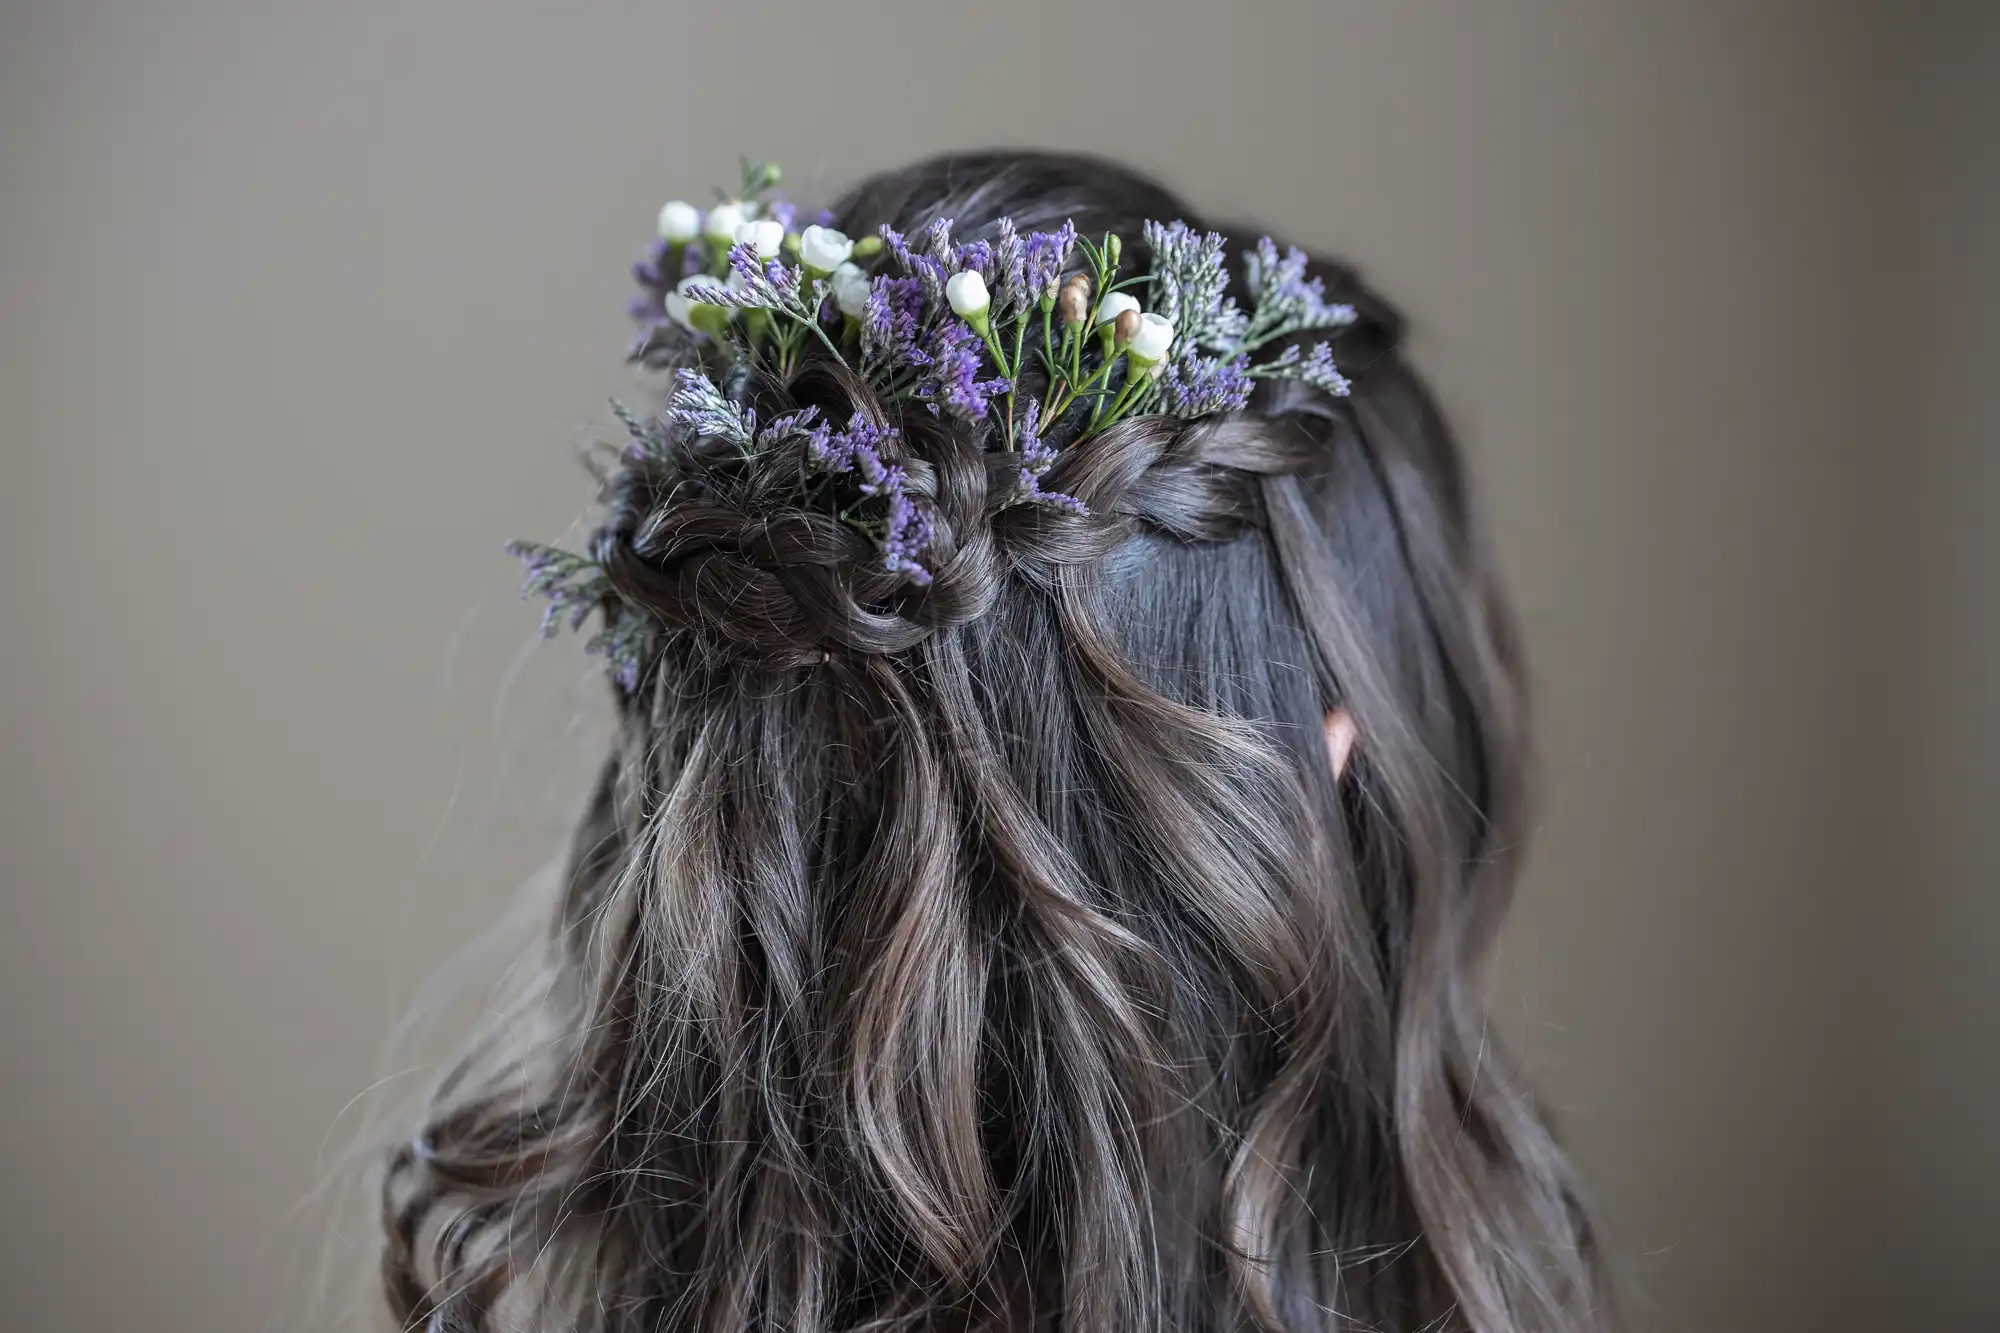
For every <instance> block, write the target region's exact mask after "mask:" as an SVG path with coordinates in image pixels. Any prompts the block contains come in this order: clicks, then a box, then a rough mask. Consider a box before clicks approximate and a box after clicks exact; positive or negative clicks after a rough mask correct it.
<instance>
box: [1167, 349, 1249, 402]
mask: <svg viewBox="0 0 2000 1333" xmlns="http://www.w3.org/2000/svg"><path fill="white" fill-rule="evenodd" d="M1250 389H1251V383H1250V376H1249V375H1248V374H1246V373H1245V372H1244V370H1243V367H1242V365H1241V364H1240V362H1238V361H1237V360H1236V359H1234V358H1220V357H1216V358H1211V357H1201V356H1189V357H1183V358H1182V359H1180V360H1178V361H1176V362H1174V363H1173V364H1172V365H1170V366H1168V367H1167V369H1166V372H1165V373H1164V374H1162V375H1161V376H1160V405H1161V406H1162V407H1163V408H1164V409H1165V410H1166V411H1167V412H1168V413H1169V414H1170V415H1172V416H1177V417H1201V416H1207V415H1208V414H1209V413H1211V412H1233V411H1236V410H1237V409H1239V408H1241V407H1243V406H1244V405H1245V404H1247V403H1248V402H1249V401H1250Z"/></svg>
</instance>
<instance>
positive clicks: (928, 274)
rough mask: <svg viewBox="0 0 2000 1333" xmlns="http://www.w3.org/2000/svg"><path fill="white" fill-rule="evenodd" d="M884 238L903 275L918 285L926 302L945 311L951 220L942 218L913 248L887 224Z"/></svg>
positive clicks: (884, 226)
mask: <svg viewBox="0 0 2000 1333" xmlns="http://www.w3.org/2000/svg"><path fill="white" fill-rule="evenodd" d="M881 236H882V244H883V245H884V246H885V247H887V249H888V251H889V253H890V254H891V255H893V256H895V259H896V262H897V263H898V264H899V265H901V266H902V269H903V272H905V273H907V274H909V276H910V277H911V278H913V279H915V280H916V281H917V283H918V289H919V290H920V291H922V292H923V294H924V300H925V301H927V302H928V303H929V304H930V305H931V306H932V307H934V308H937V309H942V308H943V307H944V304H945V299H944V280H945V279H946V278H948V277H950V276H951V273H952V270H951V264H950V260H951V258H952V250H951V219H950V218H939V219H938V220H937V221H936V222H933V223H932V224H931V225H930V226H929V227H927V228H925V229H924V232H923V234H922V235H921V236H919V237H918V238H917V243H916V245H914V246H912V245H910V244H908V243H907V242H906V241H905V240H904V239H903V236H902V234H901V233H900V232H898V231H896V229H895V228H893V227H891V226H889V225H888V224H887V223H884V224H883V226H882V230H881Z"/></svg>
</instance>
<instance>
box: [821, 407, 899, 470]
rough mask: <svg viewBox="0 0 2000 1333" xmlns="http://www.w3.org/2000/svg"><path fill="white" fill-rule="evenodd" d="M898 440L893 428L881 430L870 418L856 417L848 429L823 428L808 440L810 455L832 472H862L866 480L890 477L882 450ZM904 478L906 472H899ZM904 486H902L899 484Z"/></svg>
mask: <svg viewBox="0 0 2000 1333" xmlns="http://www.w3.org/2000/svg"><path fill="white" fill-rule="evenodd" d="M895 438H896V428H895V427H893V426H877V425H876V424H875V423H873V422H872V421H869V420H868V419H867V418H866V417H863V416H855V417H853V418H852V419H850V420H849V421H848V423H847V429H846V430H841V431H836V430H833V429H831V428H829V427H827V426H820V427H819V428H818V429H816V430H814V431H813V432H812V434H811V435H810V436H809V437H808V438H807V442H806V452H807V454H808V455H810V457H811V458H812V460H813V461H814V462H815V463H817V464H819V465H820V466H821V467H823V468H825V469H826V470H827V471H829V472H835V473H839V472H859V473H861V474H862V477H863V478H864V480H866V479H871V478H872V479H881V478H884V477H886V475H887V474H888V472H889V469H888V468H887V467H885V466H884V465H883V463H882V454H881V448H882V446H883V445H885V444H887V443H888V442H889V441H891V440H893V439H895ZM895 471H896V474H897V475H898V476H899V477H900V476H901V474H902V469H900V468H897V469H895ZM899 484H900V483H899Z"/></svg>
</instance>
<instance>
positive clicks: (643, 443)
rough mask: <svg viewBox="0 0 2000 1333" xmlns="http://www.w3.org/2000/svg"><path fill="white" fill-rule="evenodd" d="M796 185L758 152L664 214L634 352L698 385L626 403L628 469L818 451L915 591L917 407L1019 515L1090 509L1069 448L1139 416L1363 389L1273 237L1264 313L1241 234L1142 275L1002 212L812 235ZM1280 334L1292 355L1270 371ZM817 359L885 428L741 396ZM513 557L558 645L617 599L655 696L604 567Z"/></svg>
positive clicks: (922, 566) (1184, 241)
mask: <svg viewBox="0 0 2000 1333" xmlns="http://www.w3.org/2000/svg"><path fill="white" fill-rule="evenodd" d="M779 180H780V172H779V169H778V167H777V166H776V165H775V164H771V163H762V162H753V161H749V160H747V159H746V160H745V161H744V162H743V179H742V184H741V188H740V189H739V190H738V191H737V192H736V193H735V194H734V195H733V196H731V195H725V194H722V192H718V195H719V196H720V198H719V200H718V202H717V203H716V204H715V205H714V206H713V207H711V208H709V209H708V210H707V212H706V213H704V212H702V211H701V210H700V209H697V208H696V207H695V206H694V205H692V204H690V203H686V202H684V201H681V200H674V201H671V202H669V203H667V204H666V205H665V206H663V207H662V208H661V209H660V213H659V227H658V231H659V238H658V240H657V241H656V242H655V244H654V245H653V247H652V249H651V251H650V252H649V253H648V255H647V257H646V258H645V259H644V260H643V261H641V262H640V263H639V264H638V265H637V266H636V268H635V270H634V273H635V276H636V277H637V279H638V282H639V286H640V289H641V291H640V294H639V295H638V296H636V297H635V298H634V299H633V301H632V305H631V312H632V315H633V317H634V318H635V319H637V320H638V321H639V323H640V324H641V326H642V332H641V334H640V337H639V339H638V341H637V342H635V343H634V344H633V347H632V349H631V353H630V359H632V360H634V361H636V362H639V363H640V364H642V365H645V366H647V367H649V368H654V369H671V370H673V371H674V379H675V383H674V388H673V391H672V393H671V395H670V397H669V398H668V400H667V403H666V406H665V408H664V410H663V411H662V412H661V413H660V414H659V415H658V416H657V417H654V418H651V419H645V418H641V417H639V416H637V415H635V414H633V413H631V412H629V411H627V410H626V409H624V408H623V407H621V406H619V405H618V404H615V403H614V404H613V408H614V410H615V411H616V412H617V414H618V415H619V417H620V419H621V420H622V421H623V422H624V424H625V426H626V429H627V430H628V432H629V433H630V434H631V436H632V439H633V444H632V447H631V449H630V450H628V458H632V459H634V460H637V461H645V460H652V461H655V462H666V461H668V460H670V459H671V458H672V456H673V451H674V449H675V448H676V447H677V446H679V445H684V444H685V443H687V442H688V441H692V440H702V439H706V440H716V441H720V442H722V443H723V444H725V445H727V446H731V447H733V448H734V449H735V450H736V451H738V453H740V455H741V456H742V457H743V458H744V459H746V460H750V459H753V458H754V457H755V456H757V455H759V454H762V453H765V452H767V451H772V450H778V449H784V448H794V449H797V448H803V450H804V451H805V457H806V459H807V460H808V461H809V464H810V468H809V470H810V471H811V473H812V474H813V475H814V476H815V477H816V478H817V479H818V481H819V483H820V487H819V489H820V490H821V491H822V492H823V495H822V498H823V500H824V502H825V503H826V504H827V505H828V506H829V507H830V512H834V513H837V514H838V515H839V517H840V519H841V521H842V522H844V523H846V524H848V525H849V526H850V527H853V528H854V529H856V530H857V531H859V532H861V533H863V534H865V535H866V536H867V537H868V538H870V539H871V540H872V541H873V543H874V545H875V548H876V550H877V551H878V552H879V556H880V560H881V566H882V568H883V569H884V570H886V571H888V572H890V573H893V574H897V575H899V576H900V577H901V578H902V579H903V580H905V581H906V582H907V583H908V584H909V585H914V586H919V587H921V586H923V585H927V584H929V582H930V581H931V575H932V568H931V566H930V565H929V564H928V563H927V557H928V556H929V555H930V553H931V552H930V547H931V542H932V537H933V530H932V523H931V518H930V515H929V512H928V510H927V509H926V507H925V505H924V503H923V501H922V500H921V499H920V498H918V497H917V496H916V495H915V494H913V492H912V489H911V487H910V485H909V480H910V479H909V476H908V473H907V472H906V470H905V469H904V468H903V467H902V466H900V465H899V464H897V463H895V462H891V461H889V459H891V458H894V457H897V456H899V453H898V451H897V450H896V449H895V448H894V447H893V446H894V445H895V444H896V443H897V442H898V437H899V429H898V424H897V422H898V420H899V414H900V413H902V412H907V411H913V410H921V411H924V412H927V413H929V414H930V415H932V416H936V417H940V418H945V419H948V420H950V421H952V422H954V423H957V424H958V426H959V427H960V428H962V429H969V430H971V431H973V432H975V433H976V436H977V438H978V439H979V440H980V442H981V443H982V444H983V446H984V447H985V448H986V449H987V450H989V451H995V452H999V453H1002V454H1005V455H1011V460H1010V461H1011V463H1012V470H1013V477H1014V480H1013V486H1012V490H1011V493H1008V494H1005V495H1004V496H1002V497H1000V500H999V503H1000V504H1001V505H1002V506H1003V507H1005V506H1011V505H1025V504H1039V505H1052V506H1056V507H1059V508H1063V509H1067V510H1071V511H1073V512H1077V513H1082V512H1085V508H1084V506H1083V504H1082V503H1081V502H1080V501H1078V500H1077V499H1075V498H1074V497H1071V496H1068V495H1064V494H1062V493H1060V492H1058V491H1053V490H1049V489H1047V488H1045V487H1044V486H1043V485H1042V479H1043V477H1044V476H1045V475H1046V474H1047V472H1048V470H1049V469H1050V467H1051V466H1053V465H1054V463H1055V462H1056V460H1057V458H1058V457H1059V456H1060V454H1061V451H1062V450H1064V449H1067V448H1070V447H1073V446H1074V445H1075V444H1077V443H1078V442H1079V441H1081V440H1083V439H1085V438H1087V437H1089V436H1091V435H1094V434H1096V433H1098V432H1101V431H1104V430H1106V429H1108V428H1110V427H1111V426H1114V425H1116V424H1117V423H1119V422H1120V421H1124V420H1126V419H1128V418H1131V417H1135V416H1140V415H1147V414H1161V415H1167V416H1173V417H1180V418H1184V419H1193V418H1197V417H1204V416H1209V415H1212V414H1215V413H1220V412H1229V411H1233V410H1236V409H1240V408H1242V407H1244V406H1246V405H1247V404H1248V402H1249V400H1250V395H1251V392H1252V390H1253V388H1254V387H1255V385H1256V383H1257V381H1259V380H1264V379H1290V380H1297V381H1301V382H1303V383H1306V384H1310V385H1313V386H1315V387H1317V388H1320V389H1322V390H1324V391H1326V392H1328V393H1332V394H1336V395H1344V394H1346V393H1347V392H1348V382H1347V380H1346V378H1345V377H1344V376H1343V375H1342V374H1341V373H1340V371H1339V369H1338V368H1337V367H1336V366H1335V365H1334V360H1333V350H1332V347H1331V345H1330V344H1328V343H1326V342H1319V343H1316V344H1314V345H1313V346H1312V347H1311V348H1310V349H1306V348H1302V346H1301V345H1300V343H1299V342H1298V341H1297V338H1298V335H1300V334H1302V333H1309V332H1311V331H1314V330H1338V329H1341V328H1344V327H1345V326H1347V325H1348V324H1351V323H1353V321H1354V318H1355V311H1354V307H1352V306H1351V305H1344V304H1334V303H1329V302H1328V301H1327V299H1326V295H1325V290H1324V287H1323V286H1322V284H1321V281H1320V280H1319V279H1318V278H1313V277H1308V276H1307V273H1306V265H1307V260H1306V255H1305V253H1304V252H1303V251H1301V250H1299V249H1296V248H1289V249H1287V250H1285V251H1284V252H1282V253H1281V252H1280V251H1279V248H1278V246H1277V244H1276V243H1275V242H1274V241H1272V239H1271V238H1270V237H1268V236H1266V237H1264V238H1262V239H1261V240H1259V241H1258V242H1257V244H1256V246H1255V247H1254V248H1253V249H1251V250H1249V251H1247V252H1246V253H1245V254H1244V256H1243V265H1244V275H1243V276H1244V284H1243V290H1244V292H1245V294H1246V296H1247V298H1248V308H1247V309H1245V308H1242V307H1239V306H1238V305H1237V303H1236V302H1235V300H1234V299H1233V298H1231V297H1230V296H1229V295H1228V287H1229V274H1228V269H1227V264H1226V260H1225V255H1224V238H1223V237H1222V236H1221V235H1219V234H1217V233H1215V232H1206V233H1204V232H1198V231H1196V230H1195V229H1193V228H1191V227H1190V226H1188V224H1187V223H1185V222H1180V221H1174V222H1147V223H1146V224H1145V226H1144V229H1143V240H1144V243H1145V246H1146V249H1147V250H1148V251H1149V252H1150V256H1151V260H1150V266H1149V268H1148V270H1147V271H1146V272H1143V273H1138V274H1133V275H1129V276H1124V277H1121V276H1120V262H1121V260H1122V259H1123V257H1124V253H1125V246H1124V242H1123V240H1122V238H1120V237H1119V236H1118V235H1116V234H1113V233H1107V234H1105V235H1104V236H1102V237H1096V238H1093V237H1087V236H1080V235H1078V234H1077V231H1076V228H1075V227H1074V225H1072V224H1070V223H1065V224H1064V225H1063V226H1062V227H1061V228H1060V229H1058V230H1056V231H1051V232H1029V233H1027V234H1025V235H1024V234H1022V233H1021V232H1020V231H1019V230H1018V229H1017V228H1016V227H1015V225H1014V224H1013V222H1012V221H1011V220H1010V219H1006V218H1002V219H1000V220H999V221H998V222H996V223H995V224H993V226H992V228H991V236H992V239H990V240H975V241H969V242H964V243H954V241H953V239H952V220H951V219H949V218H939V219H937V220H936V221H934V222H932V223H931V224H930V225H929V226H928V227H926V228H924V229H923V230H922V231H921V232H918V233H915V234H913V235H911V236H908V237H905V236H903V235H901V234H899V233H897V232H896V231H894V230H892V229H891V228H889V227H888V226H884V227H882V229H881V231H880V233H879V234H878V235H875V236H867V237H862V238H859V239H851V238H849V237H848V236H846V235H844V234H842V233H841V232H839V231H836V230H834V229H833V227H832V226H831V225H830V224H831V223H832V221H833V219H832V217H831V215H829V214H825V213H822V214H821V215H820V217H819V220H818V221H817V222H816V223H815V224H813V225H808V226H806V227H804V228H803V229H801V230H797V231H795V230H793V223H794V222H795V221H796V220H797V212H796V209H795V208H794V207H793V206H792V205H791V204H789V203H788V202H786V201H785V200H784V199H783V198H782V197H780V196H778V195H777V194H776V187H777V185H778V183H779ZM1142 295H1143V297H1144V299H1143V300H1142V299H1141V297H1142ZM1281 340H1289V341H1286V345H1285V346H1284V348H1283V350H1282V352H1280V353H1279V354H1278V355H1276V356H1267V357H1266V358H1265V359H1263V360H1261V361H1259V360H1256V359H1254V358H1255V356H1256V354H1257V353H1258V352H1259V351H1260V349H1264V348H1266V347H1267V346H1269V345H1270V344H1273V343H1277V342H1280V341H1281ZM817 357H830V358H831V359H832V360H833V361H834V362H837V363H838V364H840V365H841V366H844V367H845V368H846V370H847V371H848V372H850V373H851V374H853V375H854V376H857V377H858V378H859V379H860V380H861V382H863V383H864V384H865V385H866V386H867V387H868V389H869V390H870V391H871V392H872V394H873V395H874V397H875V399H876V400H877V402H878V403H879V404H880V405H881V406H882V409H883V411H884V414H885V416H884V418H882V419H878V418H876V417H873V416H871V415H867V414H864V413H859V412H857V413H854V414H853V415H851V416H850V417H849V419H848V420H847V421H846V422H845V423H844V424H838V423H835V422H832V421H829V420H827V419H825V418H824V417H823V416H822V415H821V413H820V412H819V411H818V409H816V408H814V407H810V406H809V407H806V408H803V409H801V410H798V411H793V412H789V413H786V414H784V415H780V416H777V417H774V418H772V419H771V420H768V421H759V420H758V417H757V414H756V413H755V412H754V411H753V410H751V409H750V408H748V407H746V406H744V405H742V404H741V403H740V402H738V401H737V400H736V398H735V397H732V396H731V394H730V393H729V392H726V391H725V388H724V386H725V385H730V386H739V387H740V386H741V385H742V384H743V383H744V382H745V381H746V378H747V376H748V374H750V373H756V372H761V373H763V374H765V375H768V376H770V377H772V378H773V379H775V381H776V382H778V383H780V384H784V383H788V382H789V381H790V380H791V378H792V376H793V374H794V373H795V372H797V371H798V370H800V369H801V368H802V367H803V366H804V365H805V364H806V363H807V361H808V360H809V359H812V358H817ZM509 549H510V550H511V551H512V552H513V553H515V554H516V555H518V556H520V557H522V558H523V559H524V560H526V561H527V565H528V572H527V584H526V592H527V593H528V594H529V595H540V596H543V597H546V598H548V599H549V608H548V613H547V615H546V616H545V617H544V619H543V626H542V628H543V633H544V634H553V633H554V632H555V630H556V629H557V628H558V626H559V625H560V624H561V623H562V622H563V621H564V620H568V621H569V622H570V624H571V625H572V627H575V626H579V625H581V623H582V621H583V620H584V618H585V617H586V616H587V615H588V614H589V612H590V610H591V609H592V608H593V607H597V606H603V607H604V608H605V609H606V626H605V628H604V629H603V630H602V631H601V632H600V633H598V634H597V635H596V636H595V637H593V638H592V639H591V641H590V643H589V645H588V646H589V647H590V648H591V650H593V651H596V652H600V653H602V654H604V655H605V656H607V657H608V658H610V659H611V663H612V667H613V673H614V675H615V676H616V677H617V678H618V679H619V680H620V681H621V683H623V684H624V685H626V686H627V687H628V688H629V687H630V686H631V685H632V684H633V683H635V682H636V679H637V674H638V670H639V666H640V664H641V662H642V660H643V657H644V654H645V652H646V651H647V648H646V645H647V643H648V641H649V637H650V635H649V627H648V626H647V625H646V624H644V622H643V618H642V617H640V616H638V615H637V614H636V613H630V612H623V611H621V610H619V609H618V608H617V606H616V602H615V598H614V596H613V594H612V592H611V587H610V581H609V578H608V576H607V574H606V571H605V569H604V566H603V564H602V563H601V562H599V561H597V560H593V559H589V558H586V557H584V556H579V555H576V554H573V553H571V552H567V551H563V550H561V549H559V548H555V547H549V546H543V545H540V544H537V543H530V542H517V543H514V544H513V545H512V546H510V548H509Z"/></svg>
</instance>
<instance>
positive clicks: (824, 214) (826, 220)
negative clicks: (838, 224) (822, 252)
mask: <svg viewBox="0 0 2000 1333" xmlns="http://www.w3.org/2000/svg"><path fill="white" fill-rule="evenodd" d="M813 225H814V226H815V227H831V226H832V225H833V210H832V209H830V208H822V209H821V210H820V211H819V212H817V213H815V214H813Z"/></svg>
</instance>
